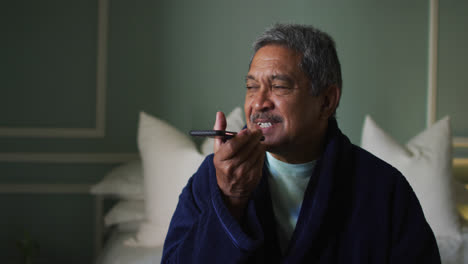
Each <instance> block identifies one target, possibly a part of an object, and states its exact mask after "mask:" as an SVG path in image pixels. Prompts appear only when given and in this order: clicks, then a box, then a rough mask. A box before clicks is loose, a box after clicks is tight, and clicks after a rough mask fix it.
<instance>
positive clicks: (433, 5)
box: [426, 0, 439, 127]
mask: <svg viewBox="0 0 468 264" xmlns="http://www.w3.org/2000/svg"><path fill="white" fill-rule="evenodd" d="M438 44H439V0H430V6H429V53H428V73H427V109H426V126H427V127H429V126H430V125H432V124H433V123H434V122H435V121H436V114H437V109H436V105H437V74H438V72H437V65H438Z"/></svg>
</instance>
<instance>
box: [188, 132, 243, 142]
mask: <svg viewBox="0 0 468 264" xmlns="http://www.w3.org/2000/svg"><path fill="white" fill-rule="evenodd" d="M189 134H190V135H191V136H194V137H213V138H214V137H220V138H222V139H223V140H228V139H231V138H233V137H234V136H235V135H236V134H237V133H236V132H231V131H224V130H190V132H189Z"/></svg>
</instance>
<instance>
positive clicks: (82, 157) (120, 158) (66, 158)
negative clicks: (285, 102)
mask: <svg viewBox="0 0 468 264" xmlns="http://www.w3.org/2000/svg"><path fill="white" fill-rule="evenodd" d="M139 157H140V155H139V154H138V153H132V152H129V153H50V152H43V153H41V152H1V153H0V162H23V163H97V164H101V163H123V162H128V161H132V160H136V159H139Z"/></svg>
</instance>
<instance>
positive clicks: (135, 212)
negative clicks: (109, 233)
mask: <svg viewBox="0 0 468 264" xmlns="http://www.w3.org/2000/svg"><path fill="white" fill-rule="evenodd" d="M144 218H145V203H144V201H142V200H140V201H135V200H133V201H120V202H118V203H116V204H115V205H114V206H113V207H112V209H111V210H109V212H108V213H107V214H106V215H105V217H104V224H105V225H106V226H111V225H114V224H120V223H128V222H132V221H141V220H143V219H144Z"/></svg>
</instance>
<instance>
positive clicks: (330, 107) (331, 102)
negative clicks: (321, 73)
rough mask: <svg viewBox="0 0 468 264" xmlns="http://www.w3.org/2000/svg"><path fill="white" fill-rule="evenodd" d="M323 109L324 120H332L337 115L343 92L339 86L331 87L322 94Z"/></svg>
mask: <svg viewBox="0 0 468 264" xmlns="http://www.w3.org/2000/svg"><path fill="white" fill-rule="evenodd" d="M321 96H322V108H321V117H322V118H323V119H327V120H328V118H330V116H332V115H333V114H334V113H335V110H336V108H337V107H338V104H339V102H340V97H341V90H340V89H339V88H338V86H337V85H330V86H329V87H328V88H327V89H325V91H323V92H322V94H321Z"/></svg>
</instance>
